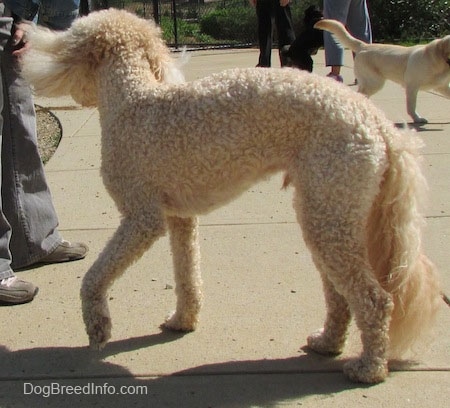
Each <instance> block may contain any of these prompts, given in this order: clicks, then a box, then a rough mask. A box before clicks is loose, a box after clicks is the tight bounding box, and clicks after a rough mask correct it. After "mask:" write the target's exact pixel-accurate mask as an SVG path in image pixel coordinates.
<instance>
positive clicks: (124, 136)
mask: <svg viewBox="0 0 450 408" xmlns="http://www.w3.org/2000/svg"><path fill="white" fill-rule="evenodd" d="M30 42H31V50H30V51H29V52H28V53H27V55H26V56H25V57H24V61H23V72H24V75H25V77H26V78H27V79H28V80H29V81H30V82H31V83H32V84H33V85H34V87H35V90H36V92H37V93H39V94H42V95H46V96H59V95H66V94H71V95H72V96H73V97H74V98H75V100H77V101H78V102H79V103H81V104H83V105H89V106H98V109H99V112H100V120H101V126H102V168H101V174H102V176H103V180H104V183H105V186H106V188H107V189H108V191H109V193H110V194H111V196H112V197H113V199H114V200H115V202H116V204H117V207H118V208H119V210H120V212H121V214H122V216H123V219H122V221H121V224H120V226H119V228H118V229H117V231H116V232H115V234H114V236H113V237H112V238H111V240H110V241H109V242H108V244H107V245H106V247H105V249H104V250H103V252H102V253H101V254H100V256H99V257H98V259H97V261H96V262H95V263H94V264H93V265H92V267H91V268H90V269H89V271H88V272H87V274H86V276H85V277H84V280H83V284H82V289H81V297H82V303H83V316H84V321H85V323H86V328H87V333H88V335H89V339H90V344H91V346H92V347H94V348H101V347H103V346H104V345H105V344H106V342H107V341H108V339H109V338H110V331H111V319H110V314H109V310H108V304H107V290H108V288H109V287H110V286H111V285H112V283H113V282H114V280H115V279H116V278H117V277H119V276H120V275H121V274H122V273H123V272H124V271H125V270H126V269H127V267H128V266H129V265H130V264H131V263H132V262H133V261H136V260H137V259H139V258H140V257H141V256H142V254H143V253H144V252H145V251H146V250H147V249H149V248H150V246H151V245H152V244H153V243H154V242H155V240H156V239H158V238H159V237H161V236H162V235H163V234H164V233H165V232H166V230H167V229H168V230H169V233H170V242H171V247H172V252H173V259H174V269H175V281H176V294H177V305H176V310H175V312H174V313H173V315H172V316H171V317H170V318H169V319H168V320H167V321H166V323H165V324H166V326H167V327H169V328H171V329H175V330H183V331H190V330H194V329H195V328H196V327H197V324H198V320H199V312H200V307H201V304H202V294H201V285H202V280H201V277H200V266H199V265H200V254H199V242H198V223H197V215H199V214H204V213H206V212H208V211H211V210H213V209H215V208H217V207H219V206H221V205H224V204H226V203H227V202H229V201H231V200H233V199H234V198H236V197H237V196H239V195H240V194H241V193H242V192H244V191H246V189H248V188H249V186H251V185H252V184H253V183H255V182H257V181H258V180H261V179H262V178H264V177H267V176H268V175H270V174H273V173H275V172H279V171H283V172H285V174H286V182H285V185H286V186H287V185H288V184H290V185H292V186H293V187H294V189H295V199H294V208H295V211H296V213H297V216H298V221H299V224H300V225H301V227H302V231H303V236H304V240H305V242H306V244H307V245H308V247H309V249H310V250H311V253H312V256H313V259H314V262H315V265H316V266H317V268H318V270H319V271H320V273H321V277H322V280H323V286H324V291H325V298H326V304H327V317H326V321H325V326H324V328H323V329H322V330H321V331H320V332H317V333H314V334H312V335H311V336H310V337H309V338H308V345H309V347H310V348H311V349H313V350H315V351H317V352H319V353H322V354H339V353H341V351H342V349H343V347H344V343H345V339H346V333H347V328H348V325H349V322H350V319H351V316H352V315H353V316H354V318H355V320H356V323H357V325H358V328H359V329H360V331H361V333H362V343H363V351H362V355H361V356H360V358H358V359H356V360H354V361H353V360H352V361H350V362H348V363H346V365H345V367H344V371H345V373H346V374H347V376H348V377H349V378H351V379H352V380H355V381H361V382H368V383H375V382H379V381H382V380H384V378H385V377H386V375H387V372H388V368H387V359H388V358H389V357H390V356H395V355H398V354H400V353H401V352H403V351H404V350H405V349H406V348H408V346H409V345H410V344H411V342H412V340H414V339H415V337H416V336H417V335H418V334H419V333H421V332H423V330H424V328H425V327H427V326H428V325H429V324H430V323H431V322H432V321H433V317H434V315H435V312H436V309H437V304H438V302H439V287H438V283H437V278H436V274H435V271H434V267H433V265H432V264H431V262H430V261H429V260H428V259H427V258H426V257H425V255H423V254H422V250H421V238H420V229H421V226H422V222H423V219H422V217H421V215H420V213H419V209H418V205H419V202H418V198H419V193H420V190H421V188H422V186H421V185H422V183H423V177H422V175H421V172H420V169H419V166H418V163H417V156H416V148H415V146H414V145H415V144H416V142H415V141H414V140H415V139H416V136H414V135H413V134H409V133H408V134H405V133H402V132H401V131H399V130H397V129H396V128H395V127H394V126H393V125H392V124H391V123H390V122H389V121H388V120H387V119H386V117H385V116H384V115H383V113H381V112H380V111H379V110H378V109H377V108H375V107H374V106H373V105H372V104H371V103H370V102H369V101H368V100H367V98H365V97H364V96H362V95H358V94H357V93H355V92H354V91H352V90H349V89H347V88H346V87H345V86H342V85H341V84H337V83H335V82H334V81H331V80H329V79H327V78H320V77H318V76H315V75H312V74H305V73H302V72H300V71H298V70H293V69H278V70H277V69H254V68H252V69H234V70H230V71H226V72H223V73H220V74H216V75H212V76H210V77H208V78H204V79H200V80H197V81H194V82H191V83H183V82H182V75H181V74H180V72H179V71H178V69H177V68H176V63H175V62H174V61H173V60H172V58H171V55H170V52H169V50H168V48H167V47H166V46H165V45H164V43H163V41H162V39H161V36H160V31H159V29H158V28H157V27H156V25H155V24H154V23H153V22H151V21H145V20H143V19H140V18H138V17H136V16H134V15H132V14H129V13H127V12H125V11H117V10H107V11H100V12H95V13H92V14H91V15H89V16H87V17H83V18H81V19H79V20H78V21H76V22H75V23H74V24H73V26H72V27H71V28H70V29H69V30H68V31H66V32H61V33H52V32H49V31H44V30H42V29H37V30H36V31H35V32H34V33H30Z"/></svg>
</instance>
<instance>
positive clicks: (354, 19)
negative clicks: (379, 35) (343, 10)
mask: <svg viewBox="0 0 450 408" xmlns="http://www.w3.org/2000/svg"><path fill="white" fill-rule="evenodd" d="M347 29H348V30H349V31H350V33H351V34H352V35H353V36H355V37H356V38H358V39H359V40H361V41H364V42H366V43H371V42H372V27H371V24H370V17H369V10H368V9H367V3H366V0H352V1H351V3H350V7H349V9H348V16H347Z"/></svg>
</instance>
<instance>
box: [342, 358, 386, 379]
mask: <svg viewBox="0 0 450 408" xmlns="http://www.w3.org/2000/svg"><path fill="white" fill-rule="evenodd" d="M344 374H345V375H346V377H347V378H348V379H349V380H351V381H354V382H359V383H365V384H377V383H380V382H383V381H384V380H385V379H386V377H387V375H388V365H387V361H386V360H383V359H380V358H375V359H367V358H364V357H361V358H360V359H358V360H352V361H349V362H348V363H346V364H345V365H344Z"/></svg>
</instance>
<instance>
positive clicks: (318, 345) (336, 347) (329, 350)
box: [307, 329, 345, 356]
mask: <svg viewBox="0 0 450 408" xmlns="http://www.w3.org/2000/svg"><path fill="white" fill-rule="evenodd" d="M307 344H308V347H309V348H310V349H311V350H313V351H315V352H316V353H319V354H323V355H326V356H337V355H338V354H341V353H342V350H343V349H344V345H345V339H344V340H341V339H336V338H333V337H330V336H327V335H326V334H325V333H324V330H323V329H321V330H318V331H316V332H315V333H312V334H311V335H310V336H308V339H307Z"/></svg>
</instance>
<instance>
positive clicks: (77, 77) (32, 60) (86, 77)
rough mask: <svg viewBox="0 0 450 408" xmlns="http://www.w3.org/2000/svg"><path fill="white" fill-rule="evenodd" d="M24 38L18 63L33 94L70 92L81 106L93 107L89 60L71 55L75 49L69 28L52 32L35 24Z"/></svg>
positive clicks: (48, 95) (53, 94) (64, 93)
mask: <svg viewBox="0 0 450 408" xmlns="http://www.w3.org/2000/svg"><path fill="white" fill-rule="evenodd" d="M28 38H29V42H30V48H29V50H28V51H27V52H25V53H24V55H23V57H22V58H21V61H20V63H21V69H22V75H23V77H24V78H25V79H26V80H27V81H28V82H29V83H30V84H31V85H32V86H33V88H34V91H35V93H36V94H38V95H42V96H47V97H58V96H65V95H72V96H73V97H74V99H76V101H77V102H78V103H81V104H82V105H85V106H95V105H96V87H95V80H94V72H92V61H93V60H92V59H88V58H81V55H76V56H75V57H74V56H73V55H72V53H73V52H74V50H75V48H74V47H73V44H71V43H72V41H71V33H70V31H65V32H53V31H50V30H47V29H44V28H41V27H38V28H35V29H34V30H32V31H31V32H30V33H29V34H28ZM69 44H71V45H70V46H69ZM82 95H83V97H82Z"/></svg>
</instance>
